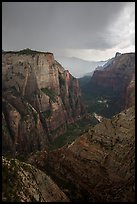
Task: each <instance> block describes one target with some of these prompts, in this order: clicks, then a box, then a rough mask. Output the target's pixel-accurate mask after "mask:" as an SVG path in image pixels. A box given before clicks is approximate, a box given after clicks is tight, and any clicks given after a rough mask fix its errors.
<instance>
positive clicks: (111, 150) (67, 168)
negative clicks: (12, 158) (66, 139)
mask: <svg viewBox="0 0 137 204" xmlns="http://www.w3.org/2000/svg"><path fill="white" fill-rule="evenodd" d="M134 109H135V107H131V108H129V109H127V110H125V111H123V112H121V113H120V114H118V115H116V116H114V117H113V118H112V120H110V119H104V121H103V122H101V123H99V124H97V125H96V126H94V127H92V128H90V129H89V130H88V132H86V133H85V134H84V135H82V136H81V137H79V138H78V139H76V141H74V142H73V143H72V144H70V145H66V146H64V147H63V148H60V149H58V150H54V151H52V152H50V153H49V154H48V155H47V154H45V153H42V152H41V154H39V155H38V156H37V157H31V158H30V159H29V162H31V163H33V164H35V165H37V166H39V167H40V168H41V169H46V172H47V173H48V174H49V175H50V176H51V177H52V178H53V179H54V180H55V181H56V183H57V184H58V185H59V186H60V188H61V189H62V190H63V191H64V192H65V193H66V195H68V197H69V198H70V200H71V201H88V202H134V201H135V115H134V114H135V110H134ZM39 158H40V159H39Z"/></svg>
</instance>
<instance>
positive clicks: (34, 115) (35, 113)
mask: <svg viewBox="0 0 137 204" xmlns="http://www.w3.org/2000/svg"><path fill="white" fill-rule="evenodd" d="M33 117H34V121H35V127H36V125H37V120H38V118H37V112H35V111H33Z"/></svg>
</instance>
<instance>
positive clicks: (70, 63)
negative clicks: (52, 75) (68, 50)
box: [56, 57, 106, 78]
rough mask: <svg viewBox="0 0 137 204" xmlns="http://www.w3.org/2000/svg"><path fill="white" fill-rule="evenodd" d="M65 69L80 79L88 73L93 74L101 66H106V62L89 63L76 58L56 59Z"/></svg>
mask: <svg viewBox="0 0 137 204" xmlns="http://www.w3.org/2000/svg"><path fill="white" fill-rule="evenodd" d="M56 58H57V60H58V61H59V62H60V63H61V64H62V66H63V67H65V69H68V70H69V71H70V73H71V74H72V75H73V76H75V77H77V78H80V77H82V76H84V75H85V74H86V73H88V72H91V70H94V69H95V68H96V67H97V66H99V65H104V64H105V63H106V61H87V60H83V59H80V58H76V57H56Z"/></svg>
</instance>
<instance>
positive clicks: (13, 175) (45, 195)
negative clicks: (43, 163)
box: [2, 157, 69, 202]
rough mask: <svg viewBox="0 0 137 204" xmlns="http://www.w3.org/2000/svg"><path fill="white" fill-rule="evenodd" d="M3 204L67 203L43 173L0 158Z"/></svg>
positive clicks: (18, 162) (64, 196)
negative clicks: (7, 203) (11, 203)
mask: <svg viewBox="0 0 137 204" xmlns="http://www.w3.org/2000/svg"><path fill="white" fill-rule="evenodd" d="M2 176H3V177H2V201H3V202H69V199H68V198H67V196H66V195H65V194H64V193H63V192H62V191H61V190H60V188H59V187H58V186H57V185H56V184H55V183H54V182H53V180H52V179H51V178H50V177H49V176H47V175H46V174H45V173H44V172H42V171H40V170H38V169H36V168H35V167H33V166H31V165H29V164H26V163H24V162H20V161H19V160H16V159H7V158H5V157H2Z"/></svg>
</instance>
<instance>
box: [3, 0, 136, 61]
mask: <svg viewBox="0 0 137 204" xmlns="http://www.w3.org/2000/svg"><path fill="white" fill-rule="evenodd" d="M2 48H3V49H4V50H20V49H24V48H31V49H35V50H41V51H49V52H53V53H54V55H55V57H56V56H67V57H78V58H81V59H85V60H91V61H92V60H95V61H97V60H106V59H108V58H111V57H113V56H114V55H115V53H116V52H117V51H118V52H122V53H125V52H134V51H135V3H134V2H3V3H2Z"/></svg>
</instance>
